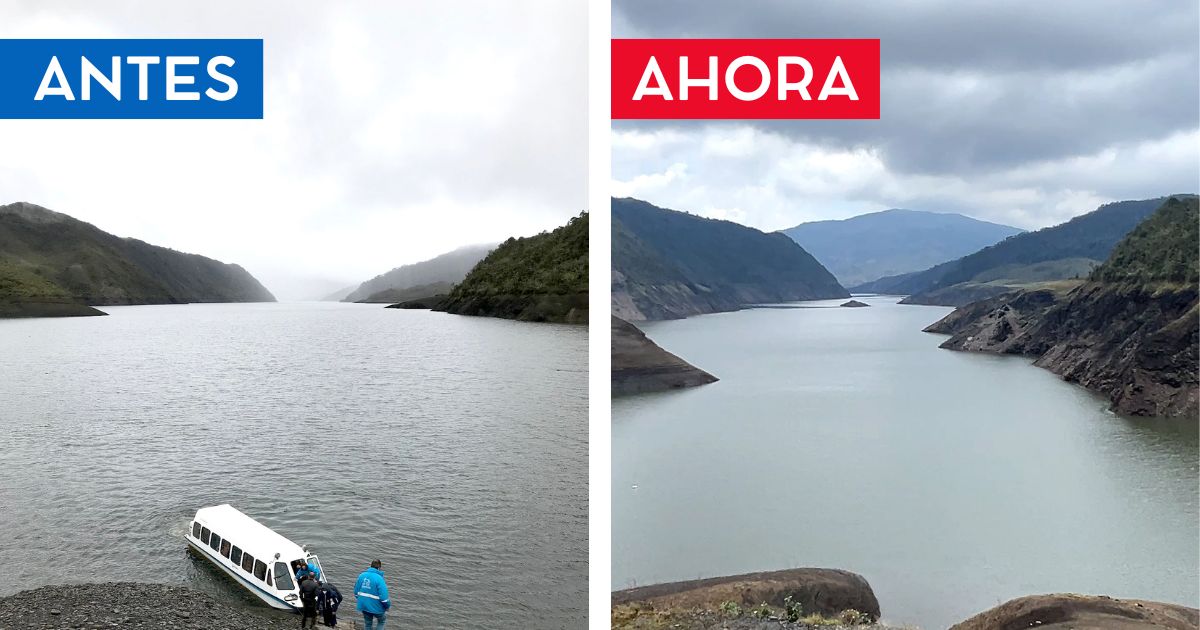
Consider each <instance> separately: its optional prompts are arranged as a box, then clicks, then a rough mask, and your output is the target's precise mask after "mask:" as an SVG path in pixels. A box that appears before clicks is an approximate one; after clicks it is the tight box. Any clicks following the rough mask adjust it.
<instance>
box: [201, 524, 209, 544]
mask: <svg viewBox="0 0 1200 630" xmlns="http://www.w3.org/2000/svg"><path fill="white" fill-rule="evenodd" d="M200 542H202V543H204V544H206V545H207V544H208V528H207V527H205V528H202V529H201V530H200Z"/></svg>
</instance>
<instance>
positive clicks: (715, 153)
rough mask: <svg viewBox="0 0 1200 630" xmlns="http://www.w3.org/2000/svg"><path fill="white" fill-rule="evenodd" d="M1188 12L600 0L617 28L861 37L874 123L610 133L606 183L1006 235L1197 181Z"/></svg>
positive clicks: (796, 216)
mask: <svg viewBox="0 0 1200 630" xmlns="http://www.w3.org/2000/svg"><path fill="white" fill-rule="evenodd" d="M1198 20H1200V17H1198V15H1197V3H1196V2H1194V1H1179V0H1159V1H1140V0H1139V1H1136V2H1129V1H1121V2H1114V1H1105V0H1086V1H1058V2H1007V1H1006V2H952V1H949V0H945V1H938V2H932V1H926V2H788V1H783V0H778V1H771V0H764V1H758V2H725V1H723V0H674V1H657V2H643V1H640V0H614V2H613V31H614V36H616V37H749V38H754V37H780V38H789V37H870V38H879V39H880V40H881V41H880V46H881V57H882V59H881V64H882V79H881V88H882V102H881V119H880V120H878V121H821V122H818V121H783V122H765V121H764V122H753V123H749V122H697V123H691V124H680V123H671V122H669V121H667V122H663V121H653V122H650V121H639V122H626V121H619V122H617V123H614V125H613V128H614V133H613V179H614V181H613V189H614V195H616V196H634V197H639V198H642V199H646V200H648V201H651V202H654V203H657V204H659V205H665V206H668V207H672V208H676V209H680V210H689V211H692V212H695V213H698V214H703V215H707V216H712V217H718V218H727V219H731V220H735V221H739V222H742V223H747V224H750V225H753V226H755V227H758V228H761V229H772V230H773V229H779V228H784V227H790V226H792V225H795V224H797V223H801V222H806V221H813V220H819V219H838V218H845V217H849V216H853V215H856V214H862V213H864V212H870V211H875V210H882V209H886V208H893V207H902V208H911V209H916V210H932V211H940V212H946V211H956V212H962V213H964V214H968V215H972V216H975V217H978V218H982V219H987V220H991V221H996V222H1000V223H1006V224H1009V225H1013V226H1017V227H1021V228H1039V227H1044V226H1048V225H1053V224H1057V223H1061V222H1062V221H1065V220H1066V219H1069V218H1071V217H1072V216H1075V215H1078V214H1082V213H1084V212H1088V211H1091V210H1093V209H1095V208H1096V206H1098V205H1099V204H1101V203H1103V202H1106V201H1113V200H1119V199H1135V198H1147V197H1154V196H1159V195H1163V194H1169V193H1177V192H1196V191H1197V188H1198V187H1200V183H1198V181H1197V180H1198V178H1200V131H1198V127H1200V113H1198V112H1200V100H1198V99H1200V96H1198V93H1200V84H1198V81H1200V79H1198V75H1200V62H1198V58H1197V54H1198V53H1197V50H1198V46H1200V43H1198V39H1197V32H1198Z"/></svg>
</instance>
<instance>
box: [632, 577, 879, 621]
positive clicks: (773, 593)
mask: <svg viewBox="0 0 1200 630" xmlns="http://www.w3.org/2000/svg"><path fill="white" fill-rule="evenodd" d="M786 598H791V601H794V602H797V603H799V604H800V605H801V607H802V608H803V610H804V612H805V614H812V613H816V614H819V615H823V616H827V617H834V616H836V615H838V614H839V613H841V612H842V611H845V610H856V611H858V612H860V613H864V614H865V615H867V616H868V617H869V618H870V619H872V620H875V619H878V618H879V615H880V611H879V600H878V599H876V598H875V591H873V590H872V589H871V585H870V584H868V583H867V580H866V579H864V578H863V577H862V576H861V575H858V574H857V573H851V572H850V571H842V570H839V569H786V570H783V571H765V572H760V573H745V574H742V575H731V576H726V577H715V578H707V579H702V580H688V581H684V582H671V583H667V584H656V585H653V586H641V587H638V588H631V589H627V590H622V591H616V592H614V593H613V594H612V603H613V605H614V606H615V605H621V604H630V603H635V602H636V603H641V604H644V605H649V606H651V607H653V608H657V609H672V608H676V609H696V608H707V607H712V608H715V607H717V606H720V605H721V604H723V603H725V602H733V603H735V604H738V605H739V606H741V607H742V608H746V609H749V608H751V607H754V606H757V605H759V604H761V603H766V604H769V605H771V606H774V607H779V608H782V607H783V606H784V603H785V599H786Z"/></svg>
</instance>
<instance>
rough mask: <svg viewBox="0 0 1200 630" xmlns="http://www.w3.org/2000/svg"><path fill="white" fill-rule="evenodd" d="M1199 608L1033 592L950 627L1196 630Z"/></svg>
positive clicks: (953, 629)
mask: <svg viewBox="0 0 1200 630" xmlns="http://www.w3.org/2000/svg"><path fill="white" fill-rule="evenodd" d="M1197 627H1200V611H1197V610H1196V609H1195V608H1188V607H1187V606H1179V605H1177V604H1164V603H1161V602H1151V601H1145V600H1139V599H1113V598H1110V597H1103V596H1091V595H1071V594H1056V595H1032V596H1029V597H1020V598H1017V599H1014V600H1011V601H1008V602H1005V603H1003V604H1000V605H999V606H997V607H995V608H992V609H990V610H987V611H984V612H981V613H979V614H978V615H975V616H974V617H971V618H970V619H967V620H966V621H963V622H961V623H958V624H956V625H954V626H951V628H950V630H1026V629H1028V628H1038V629H1039V630H1079V629H1083V628H1087V629H1088V630H1152V629H1153V630H1195V629H1196V628H1197Z"/></svg>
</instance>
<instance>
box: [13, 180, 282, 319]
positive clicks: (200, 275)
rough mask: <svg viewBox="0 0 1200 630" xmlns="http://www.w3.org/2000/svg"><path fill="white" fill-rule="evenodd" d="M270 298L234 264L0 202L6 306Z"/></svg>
mask: <svg viewBox="0 0 1200 630" xmlns="http://www.w3.org/2000/svg"><path fill="white" fill-rule="evenodd" d="M274 300H275V298H274V296H272V295H271V293H270V292H269V291H267V290H266V288H264V287H263V286H262V285H261V284H259V282H258V281H257V280H255V279H254V277H253V276H251V275H250V274H249V273H247V272H246V270H245V269H242V268H241V267H240V266H238V265H230V264H225V263H222V262H220V261H216V260H213V259H211V258H206V257H204V256H199V255H196V254H185V253H182V252H177V251H175V250H171V249H167V248H165V247H158V246H155V245H150V244H149V243H145V242H142V241H139V240H137V239H131V238H121V237H117V236H113V235H112V234H109V233H107V232H104V231H102V230H100V229H98V228H96V227H95V226H93V225H91V224H88V223H84V222H83V221H79V220H77V219H73V218H71V217H69V216H67V215H65V214H61V213H58V212H53V211H51V210H47V209H45V208H42V207H40V206H37V205H34V204H30V203H23V202H21V203H14V204H9V205H5V206H0V302H5V303H8V304H9V305H10V307H9V308H8V309H6V310H8V311H9V312H13V311H16V310H17V309H15V308H14V307H12V306H11V305H12V304H17V303H21V304H25V305H26V306H25V307H23V309H21V310H22V311H23V312H25V313H26V314H30V313H31V312H32V313H33V314H37V312H36V311H37V309H33V308H32V307H30V306H28V305H31V304H64V303H72V304H76V305H80V304H86V305H94V306H104V305H117V304H182V303H188V302H269V301H274ZM49 311H54V312H49ZM49 311H48V312H47V313H46V314H47V315H50V314H94V313H91V312H90V310H83V311H80V312H78V313H63V312H62V311H63V309H62V308H61V307H54V308H51V309H49Z"/></svg>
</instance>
